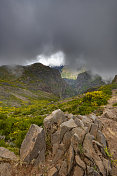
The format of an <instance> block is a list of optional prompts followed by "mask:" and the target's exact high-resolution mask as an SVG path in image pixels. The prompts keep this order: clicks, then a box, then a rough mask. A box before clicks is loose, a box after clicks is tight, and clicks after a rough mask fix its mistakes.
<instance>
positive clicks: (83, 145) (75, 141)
mask: <svg viewBox="0 0 117 176" xmlns="http://www.w3.org/2000/svg"><path fill="white" fill-rule="evenodd" d="M44 127H45V131H46V137H47V138H49V139H50V140H51V147H52V164H51V166H53V170H55V173H56V175H60V176H66V175H71V176H72V175H73V176H77V175H78V176H84V175H86V176H93V175H97V176H98V175H99V176H101V175H103V176H107V175H110V172H111V164H110V161H109V159H108V157H107V156H106V153H105V148H106V146H107V142H106V139H105V137H104V135H103V133H102V132H101V130H102V123H101V122H100V121H98V120H97V117H96V116H95V115H89V116H80V115H79V116H73V115H72V114H71V115H70V114H68V115H64V113H63V112H62V111H61V110H56V111H54V112H53V113H52V114H51V115H50V116H48V117H47V118H45V120H44ZM55 168H56V169H55ZM50 175H51V174H50ZM52 175H54V174H52Z"/></svg>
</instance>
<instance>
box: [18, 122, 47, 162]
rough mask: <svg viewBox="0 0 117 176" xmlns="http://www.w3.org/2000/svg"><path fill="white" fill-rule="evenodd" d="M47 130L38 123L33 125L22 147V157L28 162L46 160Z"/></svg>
mask: <svg viewBox="0 0 117 176" xmlns="http://www.w3.org/2000/svg"><path fill="white" fill-rule="evenodd" d="M45 150H46V143H45V132H44V130H43V128H41V127H39V126H37V125H31V127H30V129H29V131H28V133H27V135H26V137H25V139H24V141H23V143H22V145H21V149H20V158H21V160H22V161H24V162H27V163H31V162H34V163H37V164H39V163H41V162H44V161H45Z"/></svg>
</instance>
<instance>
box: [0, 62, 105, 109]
mask: <svg viewBox="0 0 117 176" xmlns="http://www.w3.org/2000/svg"><path fill="white" fill-rule="evenodd" d="M103 84H104V82H103V81H102V78H101V77H100V76H98V75H96V76H93V77H92V75H91V74H90V72H86V71H85V72H83V70H82V73H81V71H80V73H79V72H72V71H71V70H70V71H69V69H68V68H67V67H64V66H60V67H49V66H44V65H42V64H40V63H35V64H32V65H27V66H21V65H16V66H1V67H0V103H1V104H2V105H10V106H19V105H22V104H29V103H30V102H32V101H33V100H39V99H52V100H53V99H58V98H66V97H71V96H75V95H77V94H80V93H84V92H86V91H87V90H88V89H91V88H96V87H99V86H100V85H103Z"/></svg>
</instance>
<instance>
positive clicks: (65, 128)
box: [60, 119, 77, 141]
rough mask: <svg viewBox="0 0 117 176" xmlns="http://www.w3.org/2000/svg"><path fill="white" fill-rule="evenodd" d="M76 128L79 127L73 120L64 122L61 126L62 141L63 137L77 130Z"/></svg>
mask: <svg viewBox="0 0 117 176" xmlns="http://www.w3.org/2000/svg"><path fill="white" fill-rule="evenodd" d="M75 127H77V125H76V123H75V122H74V120H73V119H70V120H68V121H66V122H63V123H62V124H61V125H60V141H61V140H62V139H63V136H64V134H65V133H66V132H67V131H70V130H71V129H72V128H75Z"/></svg>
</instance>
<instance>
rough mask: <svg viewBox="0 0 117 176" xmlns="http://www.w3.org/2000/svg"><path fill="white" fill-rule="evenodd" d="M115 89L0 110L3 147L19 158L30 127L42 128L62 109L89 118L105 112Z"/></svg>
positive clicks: (111, 87) (1, 108)
mask: <svg viewBox="0 0 117 176" xmlns="http://www.w3.org/2000/svg"><path fill="white" fill-rule="evenodd" d="M115 88H117V84H116V85H115V84H114V85H105V86H102V87H101V88H99V90H98V91H94V92H87V93H86V94H83V95H81V96H79V97H78V96H76V97H72V98H68V99H65V100H61V101H57V99H55V98H54V97H51V98H49V97H48V98H47V99H46V98H45V99H43V98H42V99H31V104H30V105H25V104H23V105H22V106H21V107H5V106H3V107H2V104H0V105H1V107H0V135H1V136H5V139H3V140H1V141H0V146H3V147H6V148H9V149H10V150H12V151H14V152H15V153H16V154H18V151H19V148H20V146H21V143H22V141H23V139H24V137H25V135H26V133H27V131H28V130H29V128H30V125H31V124H37V125H38V126H43V119H44V118H45V117H46V116H47V115H49V114H50V113H51V112H52V111H54V110H55V109H61V110H62V111H64V112H69V113H72V114H74V115H77V114H81V115H86V114H90V113H92V112H95V111H97V112H98V113H101V112H102V110H103V109H102V106H103V105H105V104H107V101H108V99H109V98H110V97H111V95H112V89H115Z"/></svg>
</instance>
